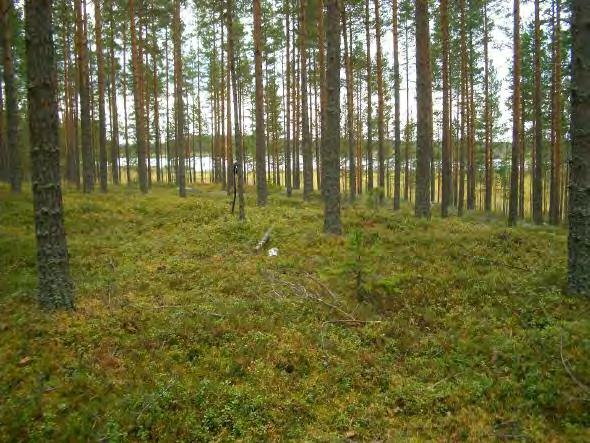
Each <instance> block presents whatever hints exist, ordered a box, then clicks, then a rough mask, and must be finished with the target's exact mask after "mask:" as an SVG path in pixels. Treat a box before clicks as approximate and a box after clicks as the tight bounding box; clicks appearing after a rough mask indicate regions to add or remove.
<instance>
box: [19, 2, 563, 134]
mask: <svg viewBox="0 0 590 443" xmlns="http://www.w3.org/2000/svg"><path fill="white" fill-rule="evenodd" d="M21 3H22V2H21ZM87 8H88V9H87V11H88V14H89V15H90V18H89V21H91V22H92V16H93V12H94V6H93V4H92V2H89V3H88V5H87ZM498 9H499V11H500V12H499V13H496V14H495V16H492V17H491V19H493V21H494V27H493V30H492V32H491V34H490V60H491V63H492V64H493V66H494V68H495V69H496V70H497V75H498V80H499V81H500V82H501V86H500V100H499V106H500V117H499V119H498V121H497V122H496V128H500V127H503V129H504V130H503V131H502V136H501V137H499V140H496V141H509V139H510V107H509V103H510V99H511V74H510V69H511V65H512V44H511V38H512V37H511V20H512V0H502V2H501V7H500V8H498ZM384 12H385V13H384V19H386V20H387V22H386V23H385V24H386V26H383V30H384V34H383V37H382V44H383V55H384V60H385V62H386V66H387V70H388V72H387V73H386V75H387V76H389V71H390V70H391V68H392V66H393V33H392V31H391V26H390V20H391V8H390V6H389V5H386V6H385V8H384ZM435 14H438V10H431V11H430V15H431V32H432V27H433V21H432V19H433V16H434V15H435ZM244 15H245V19H244V18H243V19H242V23H243V25H244V26H245V27H246V38H247V39H248V45H249V46H251V40H252V18H251V14H244ZM533 16H534V5H533V3H532V2H529V3H523V4H522V5H521V17H522V23H523V27H524V26H525V25H526V24H528V23H529V22H530V21H531V20H532V19H533ZM181 18H182V20H183V24H184V26H185V28H184V31H183V39H184V40H185V43H184V45H183V57H185V58H186V57H188V56H189V54H190V52H191V51H196V50H197V46H198V44H197V37H196V31H197V17H196V11H195V9H194V6H190V7H184V8H183V11H182V17H181ZM562 26H563V27H564V28H565V29H567V24H566V23H565V22H564V23H563V24H562ZM401 27H402V24H401V23H400V75H401V76H402V81H401V95H400V98H401V103H400V105H401V112H400V115H401V121H402V125H403V124H404V123H405V116H406V91H405V84H406V83H405V77H404V76H405V48H404V34H403V32H401ZM373 35H374V31H373ZM91 37H92V36H91ZM353 37H354V39H355V40H356V39H358V38H360V37H359V35H358V34H357V35H354V36H353ZM373 38H374V37H373ZM410 40H411V41H410V45H409V48H408V50H409V59H410V62H409V64H410V68H409V78H410V115H411V118H413V120H415V115H416V90H415V84H416V83H415V78H416V68H415V45H414V38H413V30H412V32H411V34H410ZM89 44H91V45H93V39H92V38H91V39H90V40H89ZM90 49H91V50H93V49H94V47H93V46H92V47H91V48H90ZM128 50H129V48H128ZM372 51H373V53H374V51H375V42H374V41H373V48H372ZM251 56H252V58H253V54H251ZM169 57H170V60H171V54H169ZM118 58H119V62H120V63H122V54H119V55H118ZM130 60H131V59H130V54H128V56H127V62H128V63H129V64H130ZM201 62H202V63H205V60H204V59H203V60H201ZM277 69H278V70H279V71H280V59H279V60H278V61H277ZM342 69H344V68H342ZM481 69H483V65H482V66H481ZM171 71H172V68H171ZM202 71H203V74H204V76H203V77H202V78H201V104H202V108H203V115H204V120H205V122H204V123H205V125H206V126H205V128H206V129H207V132H208V133H209V132H210V127H209V126H210V114H209V112H210V110H209V100H208V93H207V91H206V89H207V88H206V85H207V78H206V70H205V69H203V70H202ZM127 72H128V73H129V72H130V67H128V68H127ZM172 75H173V72H171V73H170V81H171V82H172ZM92 77H93V81H96V80H95V78H96V73H95V72H92ZM341 78H342V79H344V73H342V76H341ZM363 81H364V79H363ZM355 82H356V79H355ZM278 87H279V94H280V95H282V83H281V82H280V81H279V84H278ZM194 88H195V89H196V80H195V85H194ZM117 92H118V105H119V109H122V108H123V98H122V96H121V91H120V90H118V91H117ZM376 95H377V94H376V93H375V96H374V102H375V103H376V101H377V97H376ZM127 100H128V103H127V104H128V107H129V109H130V110H131V109H133V95H132V93H131V90H129V91H128V97H127ZM159 100H160V106H161V109H162V110H165V104H166V102H165V97H160V98H159ZM345 100H346V88H345V87H344V86H343V87H342V103H345ZM441 100H442V91H440V90H437V89H434V90H433V103H434V113H435V117H434V118H435V120H434V123H435V125H434V139H435V140H438V139H439V138H440V130H439V126H440V122H439V120H440V117H438V116H437V115H436V114H437V113H438V114H440V111H441V109H442V108H441ZM364 105H365V104H363V106H364ZM390 105H391V106H392V105H393V104H392V103H391V101H390ZM189 106H192V97H189ZM107 112H108V109H107ZM412 116H413V117H412ZM343 118H344V117H343ZM119 119H121V113H119ZM245 124H246V131H247V134H249V133H250V128H251V127H252V110H251V109H250V105H249V103H248V104H246V114H245ZM160 125H161V130H162V134H165V126H164V125H165V120H164V119H161V121H160ZM402 127H403V126H402ZM119 128H120V130H121V131H122V124H120V125H119ZM392 134H393V125H392V124H391V125H389V134H387V136H388V138H391V136H392ZM130 135H131V138H133V134H130Z"/></svg>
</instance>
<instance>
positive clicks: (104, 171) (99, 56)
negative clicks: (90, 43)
mask: <svg viewBox="0 0 590 443" xmlns="http://www.w3.org/2000/svg"><path fill="white" fill-rule="evenodd" d="M101 9H102V8H101V0H94V24H95V26H94V31H95V38H96V64H97V70H98V73H97V77H98V80H97V83H98V134H99V135H98V146H99V170H100V190H101V191H102V192H107V182H108V167H107V124H106V110H105V67H104V50H103V42H102V11H101Z"/></svg>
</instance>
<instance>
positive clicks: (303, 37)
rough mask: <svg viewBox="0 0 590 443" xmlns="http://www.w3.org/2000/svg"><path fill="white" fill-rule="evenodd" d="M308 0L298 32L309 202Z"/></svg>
mask: <svg viewBox="0 0 590 443" xmlns="http://www.w3.org/2000/svg"><path fill="white" fill-rule="evenodd" d="M307 1H308V0H301V11H300V14H301V17H300V24H299V27H300V30H299V56H300V59H301V60H300V64H301V67H300V77H301V90H300V95H301V137H302V143H303V147H302V148H303V199H304V200H306V201H307V200H309V198H310V196H311V193H312V192H313V160H312V153H311V135H310V131H309V116H308V115H309V114H308V112H309V109H308V100H307V98H308V90H307V14H308V4H307Z"/></svg>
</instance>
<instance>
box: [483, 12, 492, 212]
mask: <svg viewBox="0 0 590 443" xmlns="http://www.w3.org/2000/svg"><path fill="white" fill-rule="evenodd" d="M483 16H484V36H483V45H484V46H483V52H484V56H483V57H484V96H485V97H484V121H485V122H484V124H485V129H484V130H485V135H484V139H485V141H484V143H485V148H484V149H485V182H486V184H485V188H486V191H485V192H486V193H485V203H484V209H485V211H486V212H491V211H492V184H493V173H494V155H493V152H492V115H491V109H490V67H489V50H488V46H489V22H488V0H484V2H483Z"/></svg>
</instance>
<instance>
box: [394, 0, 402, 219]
mask: <svg viewBox="0 0 590 443" xmlns="http://www.w3.org/2000/svg"><path fill="white" fill-rule="evenodd" d="M392 24H393V94H394V101H395V103H394V122H393V124H394V129H393V131H394V142H393V143H394V145H393V146H394V148H393V149H394V155H395V172H394V177H393V183H394V184H393V209H394V210H396V211H397V210H399V209H400V194H401V162H402V159H401V143H402V142H401V133H400V132H401V131H400V126H401V125H400V74H399V21H398V0H393V20H392Z"/></svg>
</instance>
